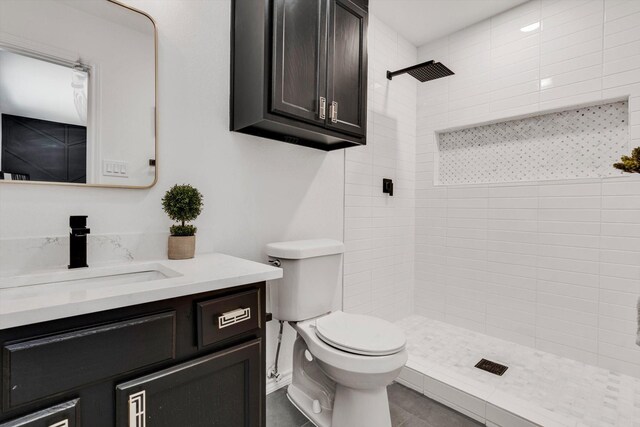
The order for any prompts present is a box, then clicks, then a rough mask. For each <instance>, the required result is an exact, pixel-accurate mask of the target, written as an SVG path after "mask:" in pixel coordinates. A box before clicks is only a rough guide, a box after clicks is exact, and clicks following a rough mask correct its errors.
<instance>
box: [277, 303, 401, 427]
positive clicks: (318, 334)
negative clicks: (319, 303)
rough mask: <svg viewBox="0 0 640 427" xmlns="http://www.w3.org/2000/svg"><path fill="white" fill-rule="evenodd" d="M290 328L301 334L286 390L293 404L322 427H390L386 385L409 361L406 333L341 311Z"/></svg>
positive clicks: (378, 321)
mask: <svg viewBox="0 0 640 427" xmlns="http://www.w3.org/2000/svg"><path fill="white" fill-rule="evenodd" d="M292 326H293V327H294V329H295V330H296V332H297V333H298V335H299V338H298V340H296V344H295V346H296V347H297V348H296V349H295V350H294V368H293V369H294V372H293V381H292V384H291V385H290V386H289V388H288V390H287V394H288V396H289V399H290V400H291V401H292V402H293V403H294V405H295V406H296V407H298V409H300V410H301V411H302V412H303V413H304V414H305V415H306V416H307V417H308V418H309V419H310V420H311V421H312V422H314V424H316V425H317V426H319V427H329V426H333V427H342V426H344V427H347V426H349V427H358V426H362V427H389V426H391V417H390V414H389V402H388V397H387V388H386V387H387V385H389V384H390V383H391V382H392V381H393V380H394V379H396V378H397V376H398V375H399V374H400V370H401V369H402V367H403V366H404V364H405V363H406V362H407V357H408V353H407V350H406V349H405V337H404V333H403V332H402V330H400V329H399V328H397V327H396V326H395V325H393V324H392V323H389V322H386V321H384V320H382V319H378V318H375V317H371V316H363V315H353V314H347V313H343V312H342V311H336V312H332V313H329V314H327V315H326V316H322V317H319V318H317V319H312V320H308V321H304V322H298V323H296V324H293V325H292ZM306 352H308V353H306ZM305 353H306V354H305ZM309 359H311V360H309ZM318 368H319V369H318ZM318 371H320V372H318ZM318 373H320V374H321V375H322V374H324V375H326V377H328V378H329V379H330V380H331V381H330V382H326V381H325V382H324V383H323V381H322V380H318ZM300 379H302V380H300ZM314 401H317V402H319V403H315V406H316V408H315V411H314ZM318 408H320V412H318ZM323 412H324V413H323Z"/></svg>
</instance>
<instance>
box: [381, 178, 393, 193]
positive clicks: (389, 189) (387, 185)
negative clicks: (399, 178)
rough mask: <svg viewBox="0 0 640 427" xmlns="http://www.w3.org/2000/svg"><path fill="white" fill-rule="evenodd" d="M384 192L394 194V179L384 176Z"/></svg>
mask: <svg viewBox="0 0 640 427" xmlns="http://www.w3.org/2000/svg"><path fill="white" fill-rule="evenodd" d="M382 192H383V193H385V194H388V195H389V196H393V180H391V179H389V178H382Z"/></svg>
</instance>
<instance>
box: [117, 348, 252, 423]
mask: <svg viewBox="0 0 640 427" xmlns="http://www.w3.org/2000/svg"><path fill="white" fill-rule="evenodd" d="M261 342H262V341H261V339H256V340H253V341H250V342H248V343H246V344H241V345H238V346H235V347H232V348H230V349H228V350H223V351H220V352H217V353H213V354H210V355H208V356H204V357H201V358H198V359H195V360H192V361H190V362H186V363H183V364H180V365H177V366H174V367H172V368H169V369H165V370H162V371H159V372H156V373H154V374H150V375H147V376H144V377H142V378H138V379H135V380H132V381H129V382H126V383H124V384H120V385H118V386H117V387H116V425H117V426H118V427H176V426H189V427H210V426H224V427H258V426H260V424H261V411H262V408H261V402H262V400H261V398H260V395H261V392H262V388H263V387H264V384H263V382H262V369H261V362H260V361H261Z"/></svg>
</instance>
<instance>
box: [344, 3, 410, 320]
mask: <svg viewBox="0 0 640 427" xmlns="http://www.w3.org/2000/svg"><path fill="white" fill-rule="evenodd" d="M372 12H373V14H372V15H370V19H369V39H368V42H369V45H368V47H369V92H368V112H367V114H368V128H367V145H366V146H364V147H358V148H350V149H348V150H345V152H346V162H345V168H346V171H345V236H344V239H345V244H346V253H345V257H344V288H343V301H344V309H345V310H346V311H349V312H354V313H365V314H375V315H377V316H380V317H383V318H386V319H389V320H396V319H400V318H402V317H405V316H407V315H408V314H411V312H412V309H413V303H412V300H413V268H414V250H415V246H414V241H415V240H414V239H415V233H414V231H415V228H414V225H415V202H414V199H415V187H414V181H415V142H416V97H417V87H416V80H415V79H413V78H412V77H409V76H401V77H396V78H394V79H393V81H389V80H387V79H386V72H387V70H391V71H393V70H396V69H399V68H403V67H407V66H409V65H414V64H415V63H416V58H417V49H416V48H415V47H414V46H413V45H411V44H410V43H409V42H407V41H406V40H404V39H402V38H401V37H399V36H398V34H396V33H395V32H394V31H392V30H391V29H390V28H389V27H387V26H386V25H385V24H383V23H382V22H380V21H379V20H378V19H376V17H375V9H374V10H373V11H372ZM383 178H391V179H393V182H394V195H393V197H390V196H388V195H386V194H383V193H382V179H383Z"/></svg>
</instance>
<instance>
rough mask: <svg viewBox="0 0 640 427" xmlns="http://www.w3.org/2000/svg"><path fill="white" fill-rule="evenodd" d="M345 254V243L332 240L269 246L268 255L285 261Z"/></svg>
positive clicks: (283, 243)
mask: <svg viewBox="0 0 640 427" xmlns="http://www.w3.org/2000/svg"><path fill="white" fill-rule="evenodd" d="M343 252H344V243H342V242H340V241H338V240H332V239H314V240H295V241H292V242H277V243H269V244H268V245H267V255H268V256H271V257H274V258H283V259H304V258H313V257H319V256H325V255H337V254H341V253H343Z"/></svg>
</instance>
